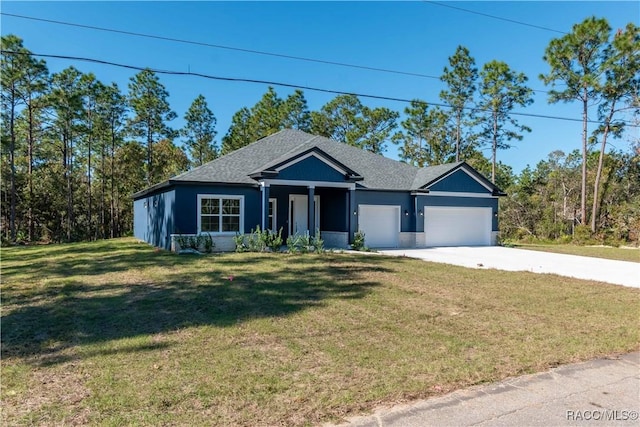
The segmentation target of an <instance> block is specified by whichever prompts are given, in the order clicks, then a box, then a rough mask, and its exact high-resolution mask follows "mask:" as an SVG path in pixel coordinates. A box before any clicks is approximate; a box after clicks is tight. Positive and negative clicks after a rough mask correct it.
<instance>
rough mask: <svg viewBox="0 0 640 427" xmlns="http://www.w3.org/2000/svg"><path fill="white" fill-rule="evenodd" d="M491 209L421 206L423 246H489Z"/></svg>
mask: <svg viewBox="0 0 640 427" xmlns="http://www.w3.org/2000/svg"><path fill="white" fill-rule="evenodd" d="M491 225H492V224H491V208H468V207H448V206H447V207H444V206H443V207H425V209H424V235H425V243H426V245H427V246H488V245H490V244H491V229H492V227H491Z"/></svg>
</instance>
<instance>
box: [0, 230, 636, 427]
mask: <svg viewBox="0 0 640 427" xmlns="http://www.w3.org/2000/svg"><path fill="white" fill-rule="evenodd" d="M639 297H640V290H638V289H633V288H625V287H622V286H615V285H608V284H603V283H594V282H586V281H581V280H577V279H571V278H565V277H559V276H551V275H537V274H533V273H526V272H518V273H515V272H506V271H495V270H476V269H465V268H462V267H454V266H450V265H444V264H432V263H426V262H423V261H418V260H413V259H408V258H397V257H384V256H379V255H360V254H338V253H336V254H322V255H311V254H309V255H286V254H279V255H274V254H225V255H211V256H177V255H174V254H170V253H166V252H162V251H160V252H157V251H155V250H154V249H153V248H150V247H148V246H146V245H144V244H139V243H136V242H135V241H134V240H133V239H118V240H112V241H103V242H97V243H82V244H73V245H58V246H38V247H21V248H9V249H5V248H3V249H2V383H1V389H0V392H1V396H2V424H3V425H23V424H25V425H26V424H29V425H30V424H37V425H81V424H82V425H84V424H92V425H113V426H115V425H250V426H255V425H283V424H284V425H307V424H317V423H321V422H326V421H338V420H340V419H341V418H343V417H345V416H350V415H355V414H356V413H360V412H362V411H367V410H370V409H372V408H373V407H375V406H376V405H379V404H381V403H394V402H400V401H406V400H410V399H416V398H423V397H427V396H431V395H435V394H441V393H445V392H447V391H450V390H453V389H457V388H461V387H466V386H469V385H472V384H478V383H482V382H489V381H496V380H500V379H502V378H505V377H507V376H513V375H519V374H523V373H530V372H535V371H541V370H545V369H547V368H549V367H551V366H556V365H558V364H562V363H568V362H574V361H578V360H586V359H591V358H595V357H600V356H604V355H610V354H616V353H623V352H628V351H633V350H637V349H638V348H640V337H639V335H638V330H639V326H640V320H639V319H638V315H637V310H638V302H639Z"/></svg>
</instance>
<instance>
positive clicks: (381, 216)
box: [358, 205, 492, 248]
mask: <svg viewBox="0 0 640 427" xmlns="http://www.w3.org/2000/svg"><path fill="white" fill-rule="evenodd" d="M358 214H359V215H358V216H359V218H358V228H359V229H360V230H361V231H362V232H364V233H365V242H366V244H367V246H369V247H372V248H397V247H398V246H399V243H400V206H384V205H360V207H359V212H358ZM491 217H492V210H491V208H476V207H448V206H447V207H439V206H438V207H435V206H434V207H425V208H424V231H425V233H424V234H425V243H426V246H486V245H490V244H491V229H492V224H491V222H492V221H491Z"/></svg>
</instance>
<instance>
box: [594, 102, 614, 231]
mask: <svg viewBox="0 0 640 427" xmlns="http://www.w3.org/2000/svg"><path fill="white" fill-rule="evenodd" d="M614 107H615V102H614V104H613V106H612V107H611V112H610V113H609V117H607V121H606V123H605V126H604V132H603V133H602V146H601V147H600V156H599V158H598V170H597V171H596V182H595V184H594V185H593V206H592V208H591V231H592V232H593V233H595V232H596V231H597V230H596V228H597V227H596V219H597V218H596V216H597V214H598V194H599V192H600V178H601V177H602V167H603V164H604V154H605V153H604V152H605V149H606V147H607V136H608V135H609V129H610V124H611V117H612V115H613V113H614Z"/></svg>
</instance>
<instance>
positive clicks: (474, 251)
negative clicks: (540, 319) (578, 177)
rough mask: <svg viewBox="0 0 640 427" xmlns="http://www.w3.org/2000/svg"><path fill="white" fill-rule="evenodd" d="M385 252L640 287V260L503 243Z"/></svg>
mask: <svg viewBox="0 0 640 427" xmlns="http://www.w3.org/2000/svg"><path fill="white" fill-rule="evenodd" d="M379 252H380V253H382V254H385V255H394V256H407V257H410V258H418V259H423V260H425V261H432V262H439V263H444V264H453V265H460V266H463V267H469V268H495V269H497V270H507V271H530V272H533V273H551V274H558V275H560V276H568V277H576V278H578V279H586V280H596V281H599V282H607V283H613V284H616V285H623V286H630V287H634V288H640V263H635V262H628V261H614V260H608V259H602V258H591V257H583V256H577V255H564V254H555V253H549V252H538V251H529V250H525V249H515V248H504V247H501V246H484V247H452V248H426V249H388V250H387V249H385V250H381V251H379Z"/></svg>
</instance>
